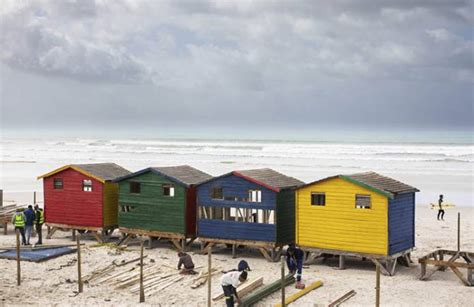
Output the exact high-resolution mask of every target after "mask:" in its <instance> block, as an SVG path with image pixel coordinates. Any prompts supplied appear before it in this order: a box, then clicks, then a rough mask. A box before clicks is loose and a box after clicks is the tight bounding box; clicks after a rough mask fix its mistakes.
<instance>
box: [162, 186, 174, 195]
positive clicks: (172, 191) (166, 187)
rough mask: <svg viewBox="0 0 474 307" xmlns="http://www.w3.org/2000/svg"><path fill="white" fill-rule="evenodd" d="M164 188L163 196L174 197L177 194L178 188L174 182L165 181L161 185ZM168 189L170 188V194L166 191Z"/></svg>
mask: <svg viewBox="0 0 474 307" xmlns="http://www.w3.org/2000/svg"><path fill="white" fill-rule="evenodd" d="M161 188H162V190H163V196H165V197H174V196H175V195H176V188H175V186H174V185H173V184H169V183H165V184H163V185H162V186H161ZM166 189H168V191H169V192H168V194H166V193H165V191H166Z"/></svg>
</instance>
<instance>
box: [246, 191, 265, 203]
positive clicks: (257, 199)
mask: <svg viewBox="0 0 474 307" xmlns="http://www.w3.org/2000/svg"><path fill="white" fill-rule="evenodd" d="M247 195H248V199H247V200H248V202H250V203H261V202H262V190H257V189H250V190H248V192H247ZM254 196H255V198H254Z"/></svg>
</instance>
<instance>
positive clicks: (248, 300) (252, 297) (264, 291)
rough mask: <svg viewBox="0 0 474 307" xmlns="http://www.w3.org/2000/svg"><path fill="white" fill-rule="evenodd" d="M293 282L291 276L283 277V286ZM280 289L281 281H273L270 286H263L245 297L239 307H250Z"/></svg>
mask: <svg viewBox="0 0 474 307" xmlns="http://www.w3.org/2000/svg"><path fill="white" fill-rule="evenodd" d="M294 282H295V277H294V276H293V275H292V274H288V275H286V277H285V286H287V285H289V284H292V283H294ZM280 288H281V281H280V279H278V280H275V281H274V282H272V283H271V284H268V285H266V286H263V287H262V288H259V289H257V290H255V291H253V292H252V293H250V294H249V295H247V296H246V297H244V298H242V299H241V303H240V306H241V307H248V306H252V305H253V304H255V303H256V302H258V301H260V300H261V299H263V298H265V297H267V296H269V295H270V294H272V293H274V292H276V291H278V290H280Z"/></svg>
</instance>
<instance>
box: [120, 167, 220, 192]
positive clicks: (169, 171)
mask: <svg viewBox="0 0 474 307" xmlns="http://www.w3.org/2000/svg"><path fill="white" fill-rule="evenodd" d="M148 172H153V173H155V174H158V175H161V176H163V177H165V178H167V179H168V180H170V181H173V182H176V183H177V184H181V185H184V186H186V187H189V186H190V185H196V184H199V183H201V182H203V181H206V180H209V179H211V178H212V176H211V175H209V174H206V173H204V172H202V171H200V170H198V169H195V168H194V167H191V166H189V165H179V166H163V167H148V168H145V169H142V170H140V171H138V172H135V173H131V174H128V175H126V176H123V177H120V178H117V179H115V180H114V182H120V181H122V180H125V179H128V178H132V177H135V176H138V175H141V174H144V173H148Z"/></svg>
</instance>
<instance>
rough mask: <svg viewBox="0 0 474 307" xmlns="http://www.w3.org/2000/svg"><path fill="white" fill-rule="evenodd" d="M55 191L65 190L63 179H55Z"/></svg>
mask: <svg viewBox="0 0 474 307" xmlns="http://www.w3.org/2000/svg"><path fill="white" fill-rule="evenodd" d="M53 184H54V189H55V190H62V189H63V179H62V178H54V182H53Z"/></svg>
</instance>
